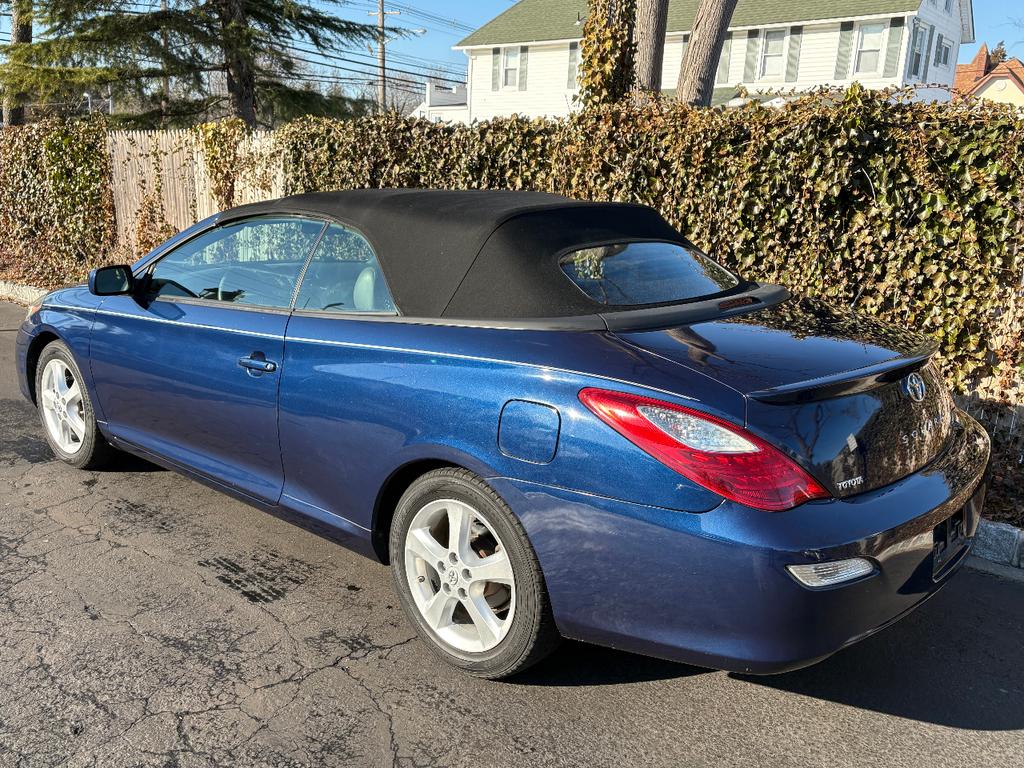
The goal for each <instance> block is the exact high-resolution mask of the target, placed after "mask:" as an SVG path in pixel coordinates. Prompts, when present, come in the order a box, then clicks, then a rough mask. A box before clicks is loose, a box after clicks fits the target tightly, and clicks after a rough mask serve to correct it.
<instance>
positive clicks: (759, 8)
mask: <svg viewBox="0 0 1024 768" xmlns="http://www.w3.org/2000/svg"><path fill="white" fill-rule="evenodd" d="M698 2H699V0H671V2H670V4H669V19H668V34H667V36H666V43H665V65H664V72H663V76H662V82H663V83H664V87H665V88H666V89H672V88H675V85H676V80H677V79H678V75H679V67H680V64H681V62H682V58H683V53H684V52H685V50H686V46H687V44H688V42H689V38H690V28H691V26H692V24H693V18H694V16H695V14H696V9H697V5H698ZM586 14H587V2H586V0H520V2H518V3H516V4H515V5H514V6H512V7H511V8H509V9H508V10H507V11H505V12H504V13H503V14H501V15H500V16H498V17H497V18H495V19H493V20H492V21H490V22H489V23H487V24H485V25H484V26H483V27H481V28H480V29H478V30H477V31H476V32H474V33H472V34H471V35H469V36H468V37H467V38H466V39H465V40H463V41H461V42H460V43H459V44H458V45H456V46H455V49H456V50H461V51H463V52H464V53H465V54H466V56H467V57H468V58H469V78H468V79H469V86H468V92H467V101H466V108H465V113H464V117H463V118H461V119H465V120H467V121H472V120H486V119H489V118H492V117H499V116H504V115H511V114H513V113H518V114H521V115H527V116H531V117H536V116H552V117H557V116H564V115H567V114H568V113H569V112H571V111H572V110H573V109H575V108H576V95H577V92H578V90H577V75H578V68H579V60H580V59H579V56H580V51H579V44H580V38H581V35H582V20H583V19H585V18H586ZM973 41H974V9H973V6H972V3H971V0H786V1H785V2H782V1H780V0H773V1H772V2H768V1H767V0H739V4H738V5H737V7H736V12H735V14H734V15H733V19H732V24H731V26H730V28H729V34H728V37H727V38H726V41H725V46H724V50H723V51H722V58H721V61H720V62H719V65H718V73H717V76H716V83H717V87H716V90H715V98H714V102H713V103H716V104H723V103H726V102H728V101H729V100H730V99H732V98H733V97H734V96H735V94H736V91H737V86H743V87H744V88H745V89H746V90H747V91H748V92H750V93H752V94H758V93H767V92H772V91H789V90H807V89H810V88H814V87H818V86H826V85H829V86H846V85H849V84H851V83H853V82H854V81H857V82H861V83H863V84H864V85H866V86H868V87H870V88H884V87H900V86H907V85H915V86H921V85H924V84H929V85H935V86H937V87H936V88H933V89H922V90H921V91H919V93H920V94H921V97H922V98H930V99H936V100H946V99H949V97H950V88H951V87H952V85H953V76H954V72H955V68H956V60H957V55H958V54H959V50H960V44H961V43H969V42H973ZM442 119H446V118H442ZM451 119H459V118H455V117H452V118H451Z"/></svg>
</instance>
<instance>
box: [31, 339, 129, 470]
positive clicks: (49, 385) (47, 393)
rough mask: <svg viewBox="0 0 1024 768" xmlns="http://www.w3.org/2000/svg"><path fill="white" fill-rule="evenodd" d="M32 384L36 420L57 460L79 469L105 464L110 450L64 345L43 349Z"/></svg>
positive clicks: (60, 343)
mask: <svg viewBox="0 0 1024 768" xmlns="http://www.w3.org/2000/svg"><path fill="white" fill-rule="evenodd" d="M35 383H36V407H37V408H38V410H39V419H40V421H42V423H43V429H44V431H45V433H46V442H47V443H49V444H50V449H51V450H52V451H53V452H54V453H55V454H56V455H57V458H59V459H60V460H61V461H63V462H65V463H66V464H70V465H71V466H73V467H77V468H79V469H97V468H99V467H101V466H103V465H104V464H106V463H107V462H108V461H109V459H110V457H111V455H112V454H113V449H112V448H111V447H110V445H108V444H107V442H106V440H104V439H103V436H102V435H101V434H100V432H99V428H98V427H97V426H96V416H95V413H94V411H93V406H92V401H91V400H90V399H89V393H88V392H87V391H86V389H85V384H84V383H83V380H82V373H81V371H79V369H78V365H77V364H76V363H75V360H74V358H73V357H72V356H71V352H70V350H69V349H68V348H67V346H66V345H65V344H64V343H63V342H61V341H54V342H51V343H50V344H49V345H47V346H46V348H44V349H43V351H42V354H40V356H39V361H38V363H37V364H36V382H35Z"/></svg>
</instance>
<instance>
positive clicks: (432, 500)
mask: <svg viewBox="0 0 1024 768" xmlns="http://www.w3.org/2000/svg"><path fill="white" fill-rule="evenodd" d="M390 554H391V569H392V573H393V575H394V580H395V588H396V590H397V592H398V595H399V598H400V600H401V603H402V608H403V609H404V610H405V613H406V615H407V616H408V617H409V620H410V621H411V622H412V623H413V624H414V625H415V626H416V628H417V629H418V631H419V633H420V635H421V636H422V637H423V639H424V640H426V641H427V644H428V645H430V647H431V648H432V649H433V650H434V651H435V652H436V653H437V654H438V655H439V656H440V657H441V658H442V659H444V660H445V661H446V662H448V663H449V664H452V665H454V666H456V667H459V668H460V669H463V670H465V671H467V672H469V673H470V674H473V675H476V676H478V677H485V678H491V679H497V678H501V677H507V676H509V675H512V674H515V673H516V672H519V671H521V670H523V669H526V668H527V667H528V666H531V665H532V664H535V663H537V662H538V661H540V660H541V659H542V658H544V657H545V656H547V655H548V654H549V653H550V652H551V651H552V650H553V649H554V648H555V646H556V645H557V644H558V640H559V636H558V632H557V630H556V629H555V624H554V619H553V618H552V616H551V609H550V606H549V604H548V596H547V591H546V589H545V586H544V578H543V575H542V574H541V570H540V565H539V563H538V562H537V556H536V554H535V553H534V551H533V548H532V547H531V546H530V543H529V541H528V540H527V538H526V533H525V531H524V530H523V528H522V525H520V523H519V521H518V519H517V518H516V517H515V515H513V514H512V511H511V510H510V509H509V508H508V506H507V505H506V504H505V502H504V501H503V500H502V499H501V497H499V496H498V495H497V494H496V493H495V492H494V491H493V490H492V489H491V488H490V487H489V486H488V485H487V484H486V483H484V482H483V480H481V479H480V478H479V477H477V476H476V475H474V474H473V473H472V472H469V471H467V470H463V469H440V470H436V471H434V472H430V473H428V474H426V475H424V476H423V477H421V478H419V479H418V480H416V482H414V483H413V484H412V485H411V486H410V487H409V489H408V490H407V491H406V492H405V494H404V495H403V496H402V498H401V500H400V501H399V503H398V508H397V510H396V511H395V517H394V520H393V521H392V525H391V541H390Z"/></svg>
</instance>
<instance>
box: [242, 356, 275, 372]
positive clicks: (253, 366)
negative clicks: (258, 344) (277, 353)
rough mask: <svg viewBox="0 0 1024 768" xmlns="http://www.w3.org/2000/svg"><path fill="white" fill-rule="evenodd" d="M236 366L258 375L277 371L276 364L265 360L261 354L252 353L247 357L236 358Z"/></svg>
mask: <svg viewBox="0 0 1024 768" xmlns="http://www.w3.org/2000/svg"><path fill="white" fill-rule="evenodd" d="M238 364H239V365H240V366H242V367H243V368H245V369H246V370H248V371H252V372H255V373H257V374H259V373H273V372H274V371H276V370H277V363H274V362H271V361H270V360H267V359H266V358H265V357H264V356H263V353H262V352H253V353H252V354H251V355H250V356H249V357H240V358H238Z"/></svg>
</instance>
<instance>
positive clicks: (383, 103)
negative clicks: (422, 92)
mask: <svg viewBox="0 0 1024 768" xmlns="http://www.w3.org/2000/svg"><path fill="white" fill-rule="evenodd" d="M400 13H401V11H385V10H384V0H377V12H376V13H374V12H373V11H370V13H368V14H367V15H368V16H376V17H377V78H378V82H377V108H378V109H379V110H380V111H381V112H385V111H387V104H388V101H387V98H388V80H387V78H388V70H387V54H386V53H385V48H386V47H387V42H388V41H387V30H386V29H385V27H384V20H385V19H386V18H387V17H388V16H398V15H399V14H400Z"/></svg>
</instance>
